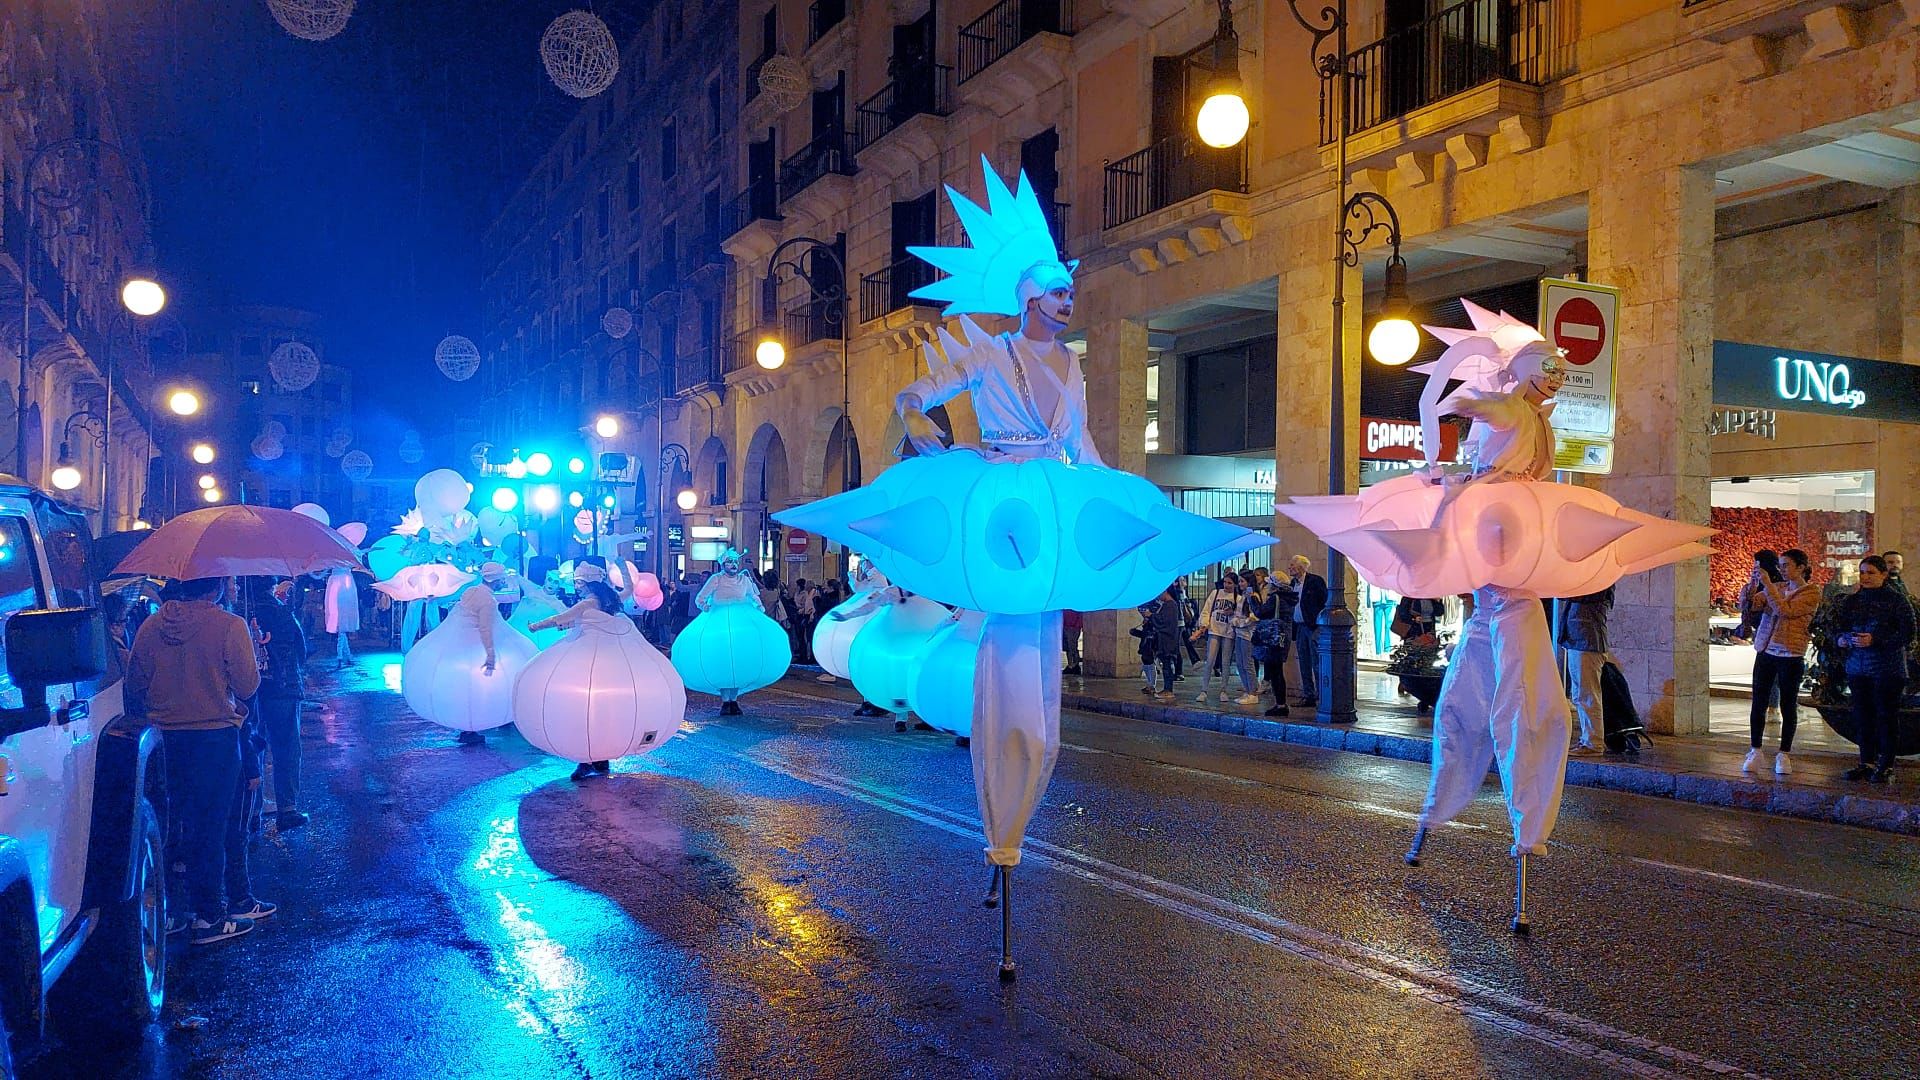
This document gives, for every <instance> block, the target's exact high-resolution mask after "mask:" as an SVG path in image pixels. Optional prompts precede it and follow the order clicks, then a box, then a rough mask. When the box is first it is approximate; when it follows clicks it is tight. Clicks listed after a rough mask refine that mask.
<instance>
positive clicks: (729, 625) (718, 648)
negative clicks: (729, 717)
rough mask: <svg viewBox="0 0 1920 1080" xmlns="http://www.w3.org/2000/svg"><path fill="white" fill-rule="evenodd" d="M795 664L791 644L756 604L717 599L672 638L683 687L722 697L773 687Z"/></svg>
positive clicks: (777, 624)
mask: <svg viewBox="0 0 1920 1080" xmlns="http://www.w3.org/2000/svg"><path fill="white" fill-rule="evenodd" d="M792 664H793V645H792V643H791V642H790V641H788V640H787V632H786V631H785V630H782V629H781V628H780V624H779V623H777V622H774V621H773V620H772V619H770V618H768V617H767V614H766V612H763V611H761V610H760V606H759V605H758V604H719V605H716V606H715V607H714V608H713V610H711V611H705V612H702V613H701V614H700V615H699V616H697V617H696V618H695V619H694V620H693V621H692V622H690V623H688V624H687V628H686V629H685V630H682V631H680V635H679V636H678V637H676V638H674V639H673V666H674V668H675V669H676V670H677V671H679V672H680V677H681V679H683V680H685V682H686V685H687V689H689V690H698V691H700V692H701V693H704V694H718V695H720V696H721V697H729V698H731V697H737V696H739V695H741V694H745V693H749V692H751V691H754V690H758V689H760V688H761V687H763V686H771V685H772V684H774V683H776V682H778V681H780V678H781V677H782V676H784V675H785V674H786V673H787V668H788V667H790V666H791V665H792Z"/></svg>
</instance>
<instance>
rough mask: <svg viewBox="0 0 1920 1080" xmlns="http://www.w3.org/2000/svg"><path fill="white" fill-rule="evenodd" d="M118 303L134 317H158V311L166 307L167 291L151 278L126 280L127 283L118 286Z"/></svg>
mask: <svg viewBox="0 0 1920 1080" xmlns="http://www.w3.org/2000/svg"><path fill="white" fill-rule="evenodd" d="M120 302H121V303H122V304H125V305H126V308H127V310H128V311H131V312H133V313H134V314H135V315H140V316H147V315H158V314H160V309H161V308H163V307H166V306H167V291H166V290H165V289H162V288H161V287H160V283H159V282H157V281H154V280H153V279H151V278H144V277H134V278H128V279H127V283H126V284H125V285H122V286H120Z"/></svg>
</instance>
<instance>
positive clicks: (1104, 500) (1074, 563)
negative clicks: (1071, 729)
mask: <svg viewBox="0 0 1920 1080" xmlns="http://www.w3.org/2000/svg"><path fill="white" fill-rule="evenodd" d="M775 516H776V517H777V519H778V520H779V521H780V522H781V523H782V524H785V525H789V526H792V527H794V528H799V529H805V530H807V531H809V532H817V533H820V534H822V535H824V536H827V537H829V538H831V539H833V540H836V541H838V542H840V543H843V544H846V545H848V546H849V547H855V548H859V549H861V550H864V551H866V552H867V553H868V555H869V557H871V558H872V559H873V560H874V561H875V562H876V563H878V564H879V565H880V566H881V567H882V568H883V569H884V570H885V571H886V572H887V577H888V578H890V579H891V580H892V581H893V583H894V584H895V585H898V586H900V587H901V588H902V589H905V590H906V591H908V592H912V593H923V594H925V595H928V596H932V597H936V598H938V599H939V600H941V601H942V602H944V603H950V604H953V605H955V606H957V607H963V608H967V609H970V610H974V611H990V612H997V613H1000V614H1007V615H1032V614H1038V613H1039V612H1043V611H1062V610H1067V609H1072V610H1076V611H1102V610H1105V609H1108V608H1121V607H1135V606H1138V605H1139V604H1143V603H1145V602H1146V601H1148V600H1151V599H1152V598H1154V597H1155V596H1158V595H1160V593H1161V592H1162V591H1163V590H1165V589H1166V587H1167V582H1168V581H1170V580H1172V579H1173V578H1174V577H1175V576H1177V575H1178V574H1180V573H1181V572H1183V571H1184V570H1187V569H1190V568H1192V567H1196V566H1205V565H1207V564H1208V563H1212V562H1217V561H1219V560H1221V559H1225V558H1229V557H1231V556H1233V555H1237V554H1240V553H1241V552H1245V551H1250V550H1253V549H1254V548H1257V547H1263V546H1265V545H1267V544H1270V543H1272V542H1273V541H1272V538H1271V537H1266V536H1259V535H1256V534H1253V533H1250V532H1248V531H1247V530H1246V529H1242V528H1240V527H1238V526H1235V525H1231V524H1228V523H1226V522H1220V521H1215V520H1213V519H1212V518H1204V517H1200V516H1199V515H1196V514H1190V513H1187V512H1186V511H1183V510H1179V509H1176V508H1175V507H1174V506H1173V505H1172V504H1170V503H1169V502H1167V499H1166V496H1164V495H1162V494H1161V493H1160V491H1159V489H1157V488H1155V487H1154V486H1153V485H1152V484H1150V483H1148V482H1147V481H1146V480H1143V479H1141V478H1140V477H1137V476H1134V475H1132V474H1131V473H1123V472H1119V471H1116V470H1113V469H1106V468H1101V467H1098V466H1087V465H1069V464H1066V463H1065V462H1061V461H1056V460H1053V459H1050V458H1035V459H1033V460H1028V461H1020V462H1010V461H995V462H989V461H988V460H987V459H986V458H984V457H983V456H981V455H980V454H979V453H976V452H974V451H971V450H960V449H955V450H951V451H949V452H947V453H944V454H939V455H937V456H933V457H916V458H909V459H907V460H906V461H902V462H900V463H899V464H898V465H895V466H893V467H892V468H890V469H888V470H887V471H886V472H883V473H881V474H880V476H879V477H878V478H877V479H875V480H874V482H873V483H872V484H870V485H868V486H866V487H862V488H856V489H854V490H852V491H849V492H845V493H843V494H840V495H834V496H832V497H830V498H825V499H819V500H816V501H814V502H811V503H806V504H804V505H801V506H796V507H793V508H791V509H788V510H783V511H781V512H780V513H779V514H777V515H775Z"/></svg>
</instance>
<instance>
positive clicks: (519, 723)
mask: <svg viewBox="0 0 1920 1080" xmlns="http://www.w3.org/2000/svg"><path fill="white" fill-rule="evenodd" d="M686 716H687V690H686V687H685V686H684V685H682V684H681V682H680V675H679V673H678V672H676V671H674V669H673V665H672V664H671V663H668V661H667V658H666V657H664V656H662V655H660V653H659V651H658V650H656V649H655V648H654V647H653V646H652V645H649V644H648V643H647V639H646V638H644V637H641V636H640V631H639V629H638V628H636V627H635V626H634V625H633V620H631V619H629V618H627V617H626V616H624V615H607V614H605V613H603V612H599V611H590V612H588V613H586V615H585V616H584V617H583V619H582V622H581V623H580V625H579V626H578V627H577V628H575V629H574V630H573V631H572V632H570V633H569V634H568V635H567V636H566V638H565V639H563V640H562V641H560V642H559V643H558V644H556V645H554V646H552V647H551V648H549V649H547V650H546V651H545V652H542V653H541V654H540V655H539V656H537V657H535V658H534V660H533V661H532V662H531V663H529V664H528V665H527V669H526V671H525V673H523V674H522V675H521V676H520V681H519V682H518V683H517V684H516V685H515V686H514V691H513V723H514V726H515V727H517V728H518V729H519V730H520V734H522V735H524V736H526V739H527V741H528V742H530V743H532V744H533V745H535V746H537V747H539V748H540V749H542V750H545V751H546V752H547V753H549V754H552V755H554V756H556V757H562V758H566V759H567V760H568V761H605V760H608V759H610V758H618V757H626V756H628V755H630V754H645V753H651V752H652V751H654V750H658V749H659V748H660V747H661V746H663V745H665V744H666V741H667V740H668V739H670V738H672V737H673V733H674V731H676V730H677V729H678V728H679V727H680V722H681V721H682V720H684V719H686Z"/></svg>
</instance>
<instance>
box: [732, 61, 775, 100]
mask: <svg viewBox="0 0 1920 1080" xmlns="http://www.w3.org/2000/svg"><path fill="white" fill-rule="evenodd" d="M771 59H773V54H772V53H770V52H769V53H761V54H760V55H759V56H756V57H754V58H753V61H752V62H751V63H749V64H748V65H747V85H746V92H745V93H743V94H741V95H740V100H741V101H752V100H753V99H754V98H755V97H758V96H759V94H760V69H761V68H763V67H766V66H767V61H769V60H771Z"/></svg>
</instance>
